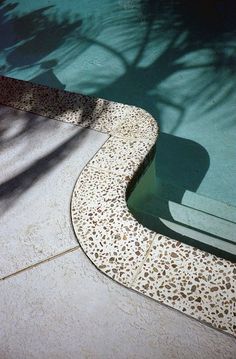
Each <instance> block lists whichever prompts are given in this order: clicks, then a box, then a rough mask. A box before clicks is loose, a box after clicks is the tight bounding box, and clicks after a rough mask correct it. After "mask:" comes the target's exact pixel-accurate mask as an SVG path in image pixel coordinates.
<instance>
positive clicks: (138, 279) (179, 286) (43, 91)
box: [0, 77, 236, 335]
mask: <svg viewBox="0 0 236 359" xmlns="http://www.w3.org/2000/svg"><path fill="white" fill-rule="evenodd" d="M0 103H1V104H4V105H8V106H12V107H14V108H17V109H20V110H24V111H30V112H33V113H36V114H39V115H42V116H46V117H49V118H54V119H57V120H60V121H65V122H71V123H74V124H78V125H80V126H84V127H90V128H93V129H95V130H97V131H101V132H105V133H108V134H109V135H110V137H109V140H108V141H107V142H106V143H105V144H104V145H103V146H102V147H101V149H100V150H99V151H98V153H97V154H96V155H95V157H94V158H93V159H92V160H91V161H90V162H89V163H88V164H87V166H86V167H85V168H84V170H83V171H82V172H81V173H80V175H79V174H78V175H79V178H78V180H77V182H76V184H75V187H74V190H73V194H72V201H71V216H72V222H73V226H74V231H75V234H76V236H77V238H78V241H79V243H80V245H81V247H82V249H83V250H84V252H85V253H86V255H87V256H88V257H89V258H90V259H91V261H92V262H93V263H94V264H95V266H96V267H97V268H99V270H101V271H102V272H103V273H105V274H106V275H107V276H109V277H111V278H112V279H114V280H116V281H117V282H119V283H121V284H123V285H124V286H126V287H128V288H132V289H134V290H136V291H138V292H141V293H143V294H145V295H147V296H149V297H151V298H153V299H155V300H157V301H159V302H161V303H164V304H166V305H168V306H170V307H172V308H175V309H178V310H179V311H181V312H183V313H186V314H188V315H190V316H192V317H194V318H196V319H198V320H200V321H202V322H205V323H207V324H210V325H212V326H213V327H215V328H217V329H221V330H223V331H226V332H228V333H230V334H233V335H236V316H235V315H236V298H235V279H236V265H235V264H234V263H231V262H230V261H227V260H224V259H220V258H217V257H216V256H214V255H212V254H209V253H206V252H203V251H201V250H199V249H196V248H193V247H191V246H188V245H186V244H184V243H180V242H178V241H176V240H173V239H169V238H167V237H164V236H162V235H160V234H157V233H155V232H153V231H151V230H149V229H147V228H145V227H143V226H142V225H141V224H139V223H138V222H137V221H136V220H135V219H134V217H133V216H132V214H131V213H130V212H129V210H128V208H127V205H126V192H127V189H128V187H129V184H130V183H131V179H132V178H134V176H135V174H136V173H137V171H138V170H139V169H140V166H142V165H143V163H144V161H145V159H146V158H147V155H148V154H149V153H150V151H151V149H152V148H153V146H154V144H155V141H156V137H157V125H156V122H155V120H154V119H153V118H152V117H151V116H150V115H149V114H148V113H147V112H145V111H144V110H142V109H139V108H136V107H133V106H127V105H123V104H119V103H114V102H110V101H106V100H102V99H96V98H91V97H88V96H83V95H79V94H75V93H69V92H66V91H61V90H56V89H51V88H48V87H44V86H39V85H35V84H32V83H29V82H24V81H19V80H14V79H10V78H6V77H1V78H0ZM71 190H72V189H71Z"/></svg>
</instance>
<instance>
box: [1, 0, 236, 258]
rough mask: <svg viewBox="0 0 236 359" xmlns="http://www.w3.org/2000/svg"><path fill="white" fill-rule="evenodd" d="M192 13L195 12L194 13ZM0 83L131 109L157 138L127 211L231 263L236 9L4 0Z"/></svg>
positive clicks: (235, 209)
mask: <svg viewBox="0 0 236 359" xmlns="http://www.w3.org/2000/svg"><path fill="white" fill-rule="evenodd" d="M192 6H193V5H192ZM0 11H1V12H0V18H1V24H2V26H1V37H0V38H1V43H0V46H1V56H0V71H1V74H3V75H5V76H11V77H14V78H18V79H23V80H30V81H32V82H36V83H41V84H46V85H48V86H52V87H57V88H62V89H67V90H69V91H75V92H80V93H84V94H89V95H94V96H97V97H103V98H107V99H109V100H113V101H118V102H122V103H127V104H134V105H136V106H139V107H142V108H144V109H146V110H147V111H148V112H150V113H151V114H152V115H153V116H154V117H155V118H156V119H157V121H158V123H159V125H160V129H161V134H160V137H159V141H158V143H157V150H156V154H155V156H154V159H153V161H152V162H151V163H150V166H149V167H148V168H147V169H146V172H145V174H143V176H142V177H141V178H140V180H139V182H138V183H137V185H136V187H135V188H134V190H133V192H132V194H131V196H130V197H129V199H128V206H129V208H130V210H131V211H132V212H133V213H134V215H135V216H136V217H137V218H138V219H139V221H141V222H142V223H143V224H144V225H146V226H148V227H150V228H151V229H155V231H157V232H161V233H163V234H165V235H168V236H170V237H172V238H176V239H181V240H183V241H187V242H188V243H192V244H193V245H195V246H199V247H201V248H204V249H206V250H208V251H212V252H215V253H217V254H219V255H222V256H226V257H230V258H232V257H233V255H235V232H236V231H235V230H236V192H235V190H234V186H235V176H236V158H235V143H236V131H235V127H236V121H235V103H236V91H235V90H234V83H235V80H236V79H235V77H236V72H235V68H236V58H235V47H236V40H235V24H234V23H233V21H232V17H233V16H232V15H233V14H234V11H235V5H233V1H226V2H224V3H223V2H216V1H211V2H209V6H208V7H207V8H206V6H205V5H204V2H203V1H200V2H198V5H196V6H195V8H190V7H189V6H188V4H187V2H186V1H177V2H175V3H173V2H172V1H148V0H147V1H131V0H129V1H121V0H120V1H118V0H117V1H113V2H111V1H109V0H104V1H103V2H102V5H99V7H98V6H97V2H96V1H95V0H90V1H85V0H83V1H80V2H78V1H75V0H73V1H70V2H68V3H66V2H58V1H56V0H54V1H46V0H40V1H38V2H37V3H36V2H30V1H27V0H22V1H20V2H17V1H6V0H5V1H3V2H2V3H1V7H0Z"/></svg>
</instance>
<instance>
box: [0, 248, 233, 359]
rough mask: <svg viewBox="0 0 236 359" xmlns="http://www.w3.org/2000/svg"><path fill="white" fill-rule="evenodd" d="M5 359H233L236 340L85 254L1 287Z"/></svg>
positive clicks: (0, 354) (0, 338)
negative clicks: (119, 279)
mask: <svg viewBox="0 0 236 359" xmlns="http://www.w3.org/2000/svg"><path fill="white" fill-rule="evenodd" d="M0 291H1V296H0V308H1V310H0V322H1V326H0V358H1V359H16V358H17V359H49V358H50V359H78V358H79V359H87V358H91V359H127V358H129V359H190V358H191V359H201V358H202V359H234V358H235V351H236V342H235V340H234V338H233V337H231V336H228V335H226V334H222V333H220V332H218V331H216V330H214V329H212V328H209V327H207V326H206V325H203V324H201V323H200V322H198V321H195V320H193V319H191V318H188V317H187V316H184V315H182V314H181V313H179V312H177V311H174V310H171V309H169V308H167V307H165V306H163V305H160V304H158V303H157V302H155V301H152V300H150V299H149V298H145V297H144V296H142V295H139V294H138V293H135V292H133V291H130V290H128V289H126V288H124V287H122V286H120V285H118V284H117V283H115V282H114V281H111V280H110V279H109V278H106V277H105V276H104V275H103V274H101V273H100V272H99V271H98V270H97V269H96V268H95V267H94V266H92V265H91V263H90V262H89V260H88V259H87V258H86V256H85V255H84V253H82V251H81V249H78V250H76V251H74V252H72V253H68V254H66V255H63V256H61V257H59V258H56V259H54V260H51V261H49V262H47V263H44V264H41V265H39V266H37V267H35V268H33V269H31V270H27V271H24V272H22V273H21V274H19V275H16V276H14V277H11V278H9V279H6V280H4V281H2V282H0Z"/></svg>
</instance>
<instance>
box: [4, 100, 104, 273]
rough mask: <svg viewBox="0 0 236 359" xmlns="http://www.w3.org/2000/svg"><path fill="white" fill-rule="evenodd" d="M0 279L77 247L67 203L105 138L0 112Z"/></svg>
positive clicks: (10, 111) (28, 116)
mask: <svg viewBox="0 0 236 359" xmlns="http://www.w3.org/2000/svg"><path fill="white" fill-rule="evenodd" d="M0 118H1V128H2V134H1V153H0V162H1V170H0V221H1V226H0V237H1V249H0V277H5V276H7V275H9V274H11V273H14V272H16V271H19V270H21V269H23V268H25V267H27V266H30V265H32V264H35V263H37V262H39V261H42V260H44V259H45V258H48V257H51V256H54V255H56V254H58V253H61V252H63V251H65V250H68V249H70V248H73V247H75V246H78V242H77V240H76V239H75V237H74V234H73V230H72V228H71V220H70V198H71V194H72V189H73V187H74V184H75V182H76V180H77V178H78V175H79V173H80V172H81V170H82V169H83V167H84V166H85V165H86V164H87V162H88V161H89V160H90V159H91V158H92V157H93V156H94V154H95V153H96V152H97V151H98V149H99V148H100V147H101V146H102V145H103V143H104V142H105V141H106V140H107V137H108V136H107V135H105V134H102V133H98V132H96V131H93V130H89V129H82V128H81V127H79V126H75V125H72V124H66V123H62V122H59V121H55V120H49V119H47V118H43V117H40V116H36V115H33V114H31V113H27V112H22V111H18V110H14V109H12V108H9V107H5V106H0Z"/></svg>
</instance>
